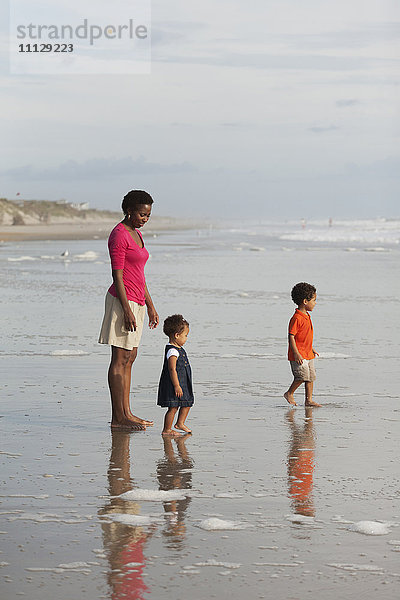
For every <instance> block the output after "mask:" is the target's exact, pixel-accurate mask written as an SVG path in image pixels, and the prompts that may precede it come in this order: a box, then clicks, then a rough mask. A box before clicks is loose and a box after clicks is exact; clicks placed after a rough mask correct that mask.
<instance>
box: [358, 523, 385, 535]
mask: <svg viewBox="0 0 400 600" xmlns="http://www.w3.org/2000/svg"><path fill="white" fill-rule="evenodd" d="M347 529H348V530H349V531H355V532H356V533H362V534H364V535H386V534H388V533H390V528H389V523H380V522H379V521H358V522H357V523H353V524H352V525H349V526H348V528H347Z"/></svg>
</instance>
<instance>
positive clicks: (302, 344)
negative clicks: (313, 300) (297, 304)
mask: <svg viewBox="0 0 400 600" xmlns="http://www.w3.org/2000/svg"><path fill="white" fill-rule="evenodd" d="M289 334H291V335H294V340H295V342H296V346H297V350H298V351H299V352H300V354H301V356H302V357H303V358H305V359H306V360H311V359H312V358H314V352H313V349H312V347H313V326H312V323H311V317H310V315H309V314H308V312H307V313H303V312H301V311H300V310H299V309H298V308H296V311H295V313H294V315H293V317H292V318H291V319H290V321H289ZM288 359H289V360H294V356H293V352H292V349H291V348H290V345H289V351H288Z"/></svg>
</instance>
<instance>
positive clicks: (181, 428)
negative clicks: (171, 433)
mask: <svg viewBox="0 0 400 600" xmlns="http://www.w3.org/2000/svg"><path fill="white" fill-rule="evenodd" d="M174 427H175V429H180V430H181V431H184V432H185V433H192V430H191V429H189V427H186V425H185V424H184V425H179V423H176V424H175V425H174Z"/></svg>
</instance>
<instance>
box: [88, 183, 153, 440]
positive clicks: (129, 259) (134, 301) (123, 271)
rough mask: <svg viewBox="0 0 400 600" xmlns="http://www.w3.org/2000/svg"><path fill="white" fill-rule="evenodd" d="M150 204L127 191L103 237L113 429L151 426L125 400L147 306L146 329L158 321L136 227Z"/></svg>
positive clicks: (104, 333)
mask: <svg viewBox="0 0 400 600" xmlns="http://www.w3.org/2000/svg"><path fill="white" fill-rule="evenodd" d="M152 204H153V199H152V197H151V196H150V194H148V193H147V192H143V191H141V190H132V191H131V192H129V193H128V194H127V195H126V196H125V198H124V199H123V202H122V210H123V212H124V215H125V218H124V220H123V221H122V222H121V223H119V224H118V225H117V226H116V227H114V229H113V230H112V232H111V233H110V237H109V238H108V249H109V252H110V258H111V269H112V277H113V284H112V285H111V287H110V288H109V290H108V292H107V294H106V302H105V314H104V318H103V324H102V327H101V332H100V337H99V343H100V344H109V345H110V346H111V363H110V368H109V370H108V385H109V388H110V394H111V406H112V419H111V427H112V429H131V430H141V429H146V426H147V425H153V422H152V421H146V420H145V419H140V418H139V417H136V416H135V415H133V414H132V412H131V409H130V403H129V394H130V387H131V371H132V365H133V362H134V361H135V358H136V356H137V349H138V346H139V342H140V338H141V336H142V330H143V322H144V316H145V311H146V308H147V314H148V317H149V327H150V329H154V328H155V327H157V325H158V322H159V317H158V314H157V311H156V309H155V308H154V304H153V301H152V299H151V297H150V294H149V291H148V289H147V285H146V280H145V276H144V267H145V264H146V262H147V260H148V258H149V253H148V252H147V250H146V248H145V247H144V243H143V238H142V235H141V233H140V232H139V231H138V229H139V228H140V227H143V225H145V224H146V223H147V221H148V220H149V218H150V214H151V208H152Z"/></svg>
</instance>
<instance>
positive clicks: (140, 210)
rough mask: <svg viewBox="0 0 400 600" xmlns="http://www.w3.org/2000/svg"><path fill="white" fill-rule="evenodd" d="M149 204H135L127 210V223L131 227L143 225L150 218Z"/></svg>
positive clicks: (135, 227)
mask: <svg viewBox="0 0 400 600" xmlns="http://www.w3.org/2000/svg"><path fill="white" fill-rule="evenodd" d="M150 215H151V205H150V204H137V205H136V206H134V207H133V208H131V209H130V210H129V212H128V218H129V224H130V226H131V227H132V228H133V229H137V228H139V227H143V225H146V223H147V221H148V220H149V219H150Z"/></svg>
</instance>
